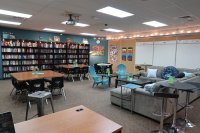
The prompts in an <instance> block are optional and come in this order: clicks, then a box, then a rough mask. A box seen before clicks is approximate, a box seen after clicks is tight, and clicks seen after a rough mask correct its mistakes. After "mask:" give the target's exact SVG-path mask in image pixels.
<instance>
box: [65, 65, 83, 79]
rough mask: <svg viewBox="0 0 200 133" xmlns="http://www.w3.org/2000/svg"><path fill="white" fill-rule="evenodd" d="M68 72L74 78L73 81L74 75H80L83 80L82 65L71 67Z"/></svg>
mask: <svg viewBox="0 0 200 133" xmlns="http://www.w3.org/2000/svg"><path fill="white" fill-rule="evenodd" d="M68 73H69V74H68V76H69V77H71V78H72V81H73V82H74V77H78V78H79V79H80V81H81V80H82V77H81V72H80V67H74V68H70V69H69V70H68Z"/></svg>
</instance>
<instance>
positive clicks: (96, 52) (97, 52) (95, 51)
mask: <svg viewBox="0 0 200 133" xmlns="http://www.w3.org/2000/svg"><path fill="white" fill-rule="evenodd" d="M91 55H93V56H104V46H98V45H94V46H92V54H91Z"/></svg>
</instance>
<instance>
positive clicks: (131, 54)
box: [127, 47, 133, 61]
mask: <svg viewBox="0 0 200 133" xmlns="http://www.w3.org/2000/svg"><path fill="white" fill-rule="evenodd" d="M127 53H128V54H127V60H128V61H132V60H133V48H132V47H128V52H127Z"/></svg>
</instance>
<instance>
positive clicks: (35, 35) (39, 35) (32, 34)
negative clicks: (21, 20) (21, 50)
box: [0, 27, 108, 79]
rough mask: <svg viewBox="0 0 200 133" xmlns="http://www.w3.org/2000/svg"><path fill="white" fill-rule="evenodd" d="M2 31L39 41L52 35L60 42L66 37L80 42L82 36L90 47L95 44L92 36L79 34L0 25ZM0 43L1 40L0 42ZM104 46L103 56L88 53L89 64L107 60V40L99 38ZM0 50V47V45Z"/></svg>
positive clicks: (0, 63)
mask: <svg viewBox="0 0 200 133" xmlns="http://www.w3.org/2000/svg"><path fill="white" fill-rule="evenodd" d="M3 32H8V33H13V34H14V35H15V36H16V39H24V40H40V41H48V40H49V37H51V38H53V37H54V36H60V40H61V42H65V41H66V38H72V39H73V41H74V42H82V40H83V38H87V39H88V41H89V44H90V48H91V46H93V45H97V44H96V40H94V39H93V37H89V36H79V35H70V34H63V35H60V34H59V33H51V32H40V31H31V30H22V29H14V28H7V27H0V35H1V37H2V33H3ZM1 39H2V38H1ZM0 45H1V42H0ZM98 45H101V46H104V48H105V52H104V53H105V54H104V56H91V55H90V65H93V64H94V63H99V62H107V61H108V41H107V40H101V43H100V44H98ZM0 52H1V47H0ZM0 78H1V79H2V59H1V54H0Z"/></svg>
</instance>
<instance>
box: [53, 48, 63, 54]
mask: <svg viewBox="0 0 200 133" xmlns="http://www.w3.org/2000/svg"><path fill="white" fill-rule="evenodd" d="M54 53H63V54H65V53H66V50H65V49H54Z"/></svg>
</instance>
